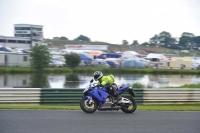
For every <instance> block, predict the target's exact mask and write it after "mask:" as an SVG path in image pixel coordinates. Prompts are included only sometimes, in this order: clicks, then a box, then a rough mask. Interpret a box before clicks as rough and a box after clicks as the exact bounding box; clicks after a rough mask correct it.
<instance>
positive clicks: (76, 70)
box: [0, 67, 200, 75]
mask: <svg viewBox="0 0 200 133" xmlns="http://www.w3.org/2000/svg"><path fill="white" fill-rule="evenodd" d="M97 70H100V71H102V72H104V73H123V74H131V73H133V74H195V75H197V74H200V70H181V69H175V70H172V69H153V68H145V69H133V68H132V69H131V68H99V67H77V68H69V67H49V68H45V69H44V70H43V73H93V72H94V71H97ZM6 73H8V74H22V73H37V72H36V71H34V70H33V69H31V68H30V67H0V74H6ZM39 73H41V72H39Z"/></svg>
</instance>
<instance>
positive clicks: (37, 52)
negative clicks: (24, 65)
mask: <svg viewBox="0 0 200 133" xmlns="http://www.w3.org/2000/svg"><path fill="white" fill-rule="evenodd" d="M30 51H31V52H30V57H31V59H30V66H31V67H32V68H33V69H35V70H37V71H43V69H44V68H46V67H48V66H49V62H50V59H51V55H50V53H49V51H48V48H47V47H46V46H44V45H38V44H36V45H35V46H34V47H32V48H31V50H30Z"/></svg>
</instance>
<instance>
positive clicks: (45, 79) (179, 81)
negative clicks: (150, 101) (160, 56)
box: [0, 74, 200, 88]
mask: <svg viewBox="0 0 200 133" xmlns="http://www.w3.org/2000/svg"><path fill="white" fill-rule="evenodd" d="M91 79H92V75H87V74H81V75H77V74H67V75H66V74H59V75H52V74H49V75H43V74H32V75H30V74H25V75H0V87H1V88H4V87H15V88H16V87H17V88H28V87H33V88H47V87H48V88H85V87H86V86H87V85H88V84H89V81H90V80H91ZM115 82H116V83H117V85H122V84H131V85H132V84H134V83H141V84H143V85H144V86H152V87H153V88H160V87H167V86H182V85H185V84H197V83H200V76H197V75H133V74H128V75H119V74H118V75H115Z"/></svg>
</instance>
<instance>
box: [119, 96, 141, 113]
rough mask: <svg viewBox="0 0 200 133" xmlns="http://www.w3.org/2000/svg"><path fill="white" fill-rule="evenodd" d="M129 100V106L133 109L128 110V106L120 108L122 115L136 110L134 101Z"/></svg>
mask: <svg viewBox="0 0 200 133" xmlns="http://www.w3.org/2000/svg"><path fill="white" fill-rule="evenodd" d="M129 100H130V101H131V105H132V106H133V107H132V108H130V106H128V107H121V110H122V111H123V112H124V113H133V112H134V111H135V110H136V108H137V103H136V101H135V99H133V98H129Z"/></svg>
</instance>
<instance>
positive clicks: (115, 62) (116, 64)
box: [106, 61, 119, 68]
mask: <svg viewBox="0 0 200 133" xmlns="http://www.w3.org/2000/svg"><path fill="white" fill-rule="evenodd" d="M106 62H107V63H108V65H110V67H112V68H113V67H119V63H118V62H117V61H106Z"/></svg>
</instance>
